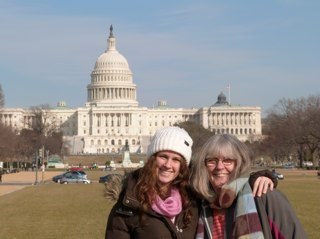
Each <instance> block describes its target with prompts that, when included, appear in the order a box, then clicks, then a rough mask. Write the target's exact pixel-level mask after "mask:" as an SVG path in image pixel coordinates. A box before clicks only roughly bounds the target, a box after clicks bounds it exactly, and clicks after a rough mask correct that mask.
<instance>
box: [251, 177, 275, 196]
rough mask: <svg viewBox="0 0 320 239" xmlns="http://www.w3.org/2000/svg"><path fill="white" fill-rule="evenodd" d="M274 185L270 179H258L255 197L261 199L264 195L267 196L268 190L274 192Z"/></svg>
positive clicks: (254, 190) (255, 184)
mask: <svg viewBox="0 0 320 239" xmlns="http://www.w3.org/2000/svg"><path fill="white" fill-rule="evenodd" d="M273 187H274V183H273V182H272V180H271V179H270V178H268V177H265V176H261V177H258V178H257V179H256V181H255V182H254V185H253V190H252V193H253V196H255V197H256V196H257V197H261V196H262V194H266V193H267V191H268V189H270V190H271V191H272V190H273Z"/></svg>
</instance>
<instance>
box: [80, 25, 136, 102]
mask: <svg viewBox="0 0 320 239" xmlns="http://www.w3.org/2000/svg"><path fill="white" fill-rule="evenodd" d="M87 92H88V99H87V103H86V105H87V106H107V107H109V106H110V107H118V106H125V107H128V106H138V102H137V101H136V85H135V84H134V83H133V81H132V72H131V70H130V67H129V64H128V61H127V59H126V58H125V57H124V56H123V55H121V54H120V53H119V52H118V51H117V49H116V39H115V37H114V35H113V27H112V25H111V26H110V35H109V38H108V46H107V50H106V51H105V52H104V53H103V54H101V55H100V56H99V57H98V59H97V61H96V63H95V66H94V69H93V71H92V73H91V83H90V84H89V85H88V86H87Z"/></svg>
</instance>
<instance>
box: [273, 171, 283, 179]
mask: <svg viewBox="0 0 320 239" xmlns="http://www.w3.org/2000/svg"><path fill="white" fill-rule="evenodd" d="M272 175H273V176H274V177H275V178H276V179H278V180H283V179H284V176H283V174H282V173H278V172H276V171H275V170H273V171H272Z"/></svg>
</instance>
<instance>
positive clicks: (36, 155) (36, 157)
mask: <svg viewBox="0 0 320 239" xmlns="http://www.w3.org/2000/svg"><path fill="white" fill-rule="evenodd" d="M35 160H36V162H35V167H36V179H35V182H34V184H35V185H37V184H38V160H39V159H38V150H36V154H35Z"/></svg>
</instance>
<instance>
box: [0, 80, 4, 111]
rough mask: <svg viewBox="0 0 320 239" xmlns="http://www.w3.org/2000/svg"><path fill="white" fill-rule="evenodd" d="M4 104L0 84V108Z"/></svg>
mask: <svg viewBox="0 0 320 239" xmlns="http://www.w3.org/2000/svg"><path fill="white" fill-rule="evenodd" d="M4 105H5V99H4V93H3V90H2V86H1V84H0V108H3V107H4Z"/></svg>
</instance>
